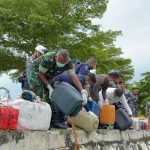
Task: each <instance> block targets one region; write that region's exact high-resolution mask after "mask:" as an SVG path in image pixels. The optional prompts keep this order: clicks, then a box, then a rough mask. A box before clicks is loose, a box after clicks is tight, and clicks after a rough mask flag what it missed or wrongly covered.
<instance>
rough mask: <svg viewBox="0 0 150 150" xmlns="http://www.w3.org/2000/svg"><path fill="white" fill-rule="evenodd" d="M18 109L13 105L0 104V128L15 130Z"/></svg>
mask: <svg viewBox="0 0 150 150" xmlns="http://www.w3.org/2000/svg"><path fill="white" fill-rule="evenodd" d="M18 115H19V110H18V109H16V108H13V107H8V106H0V130H15V129H16V128H17V123H18Z"/></svg>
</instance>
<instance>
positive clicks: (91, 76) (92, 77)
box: [88, 73, 96, 83]
mask: <svg viewBox="0 0 150 150" xmlns="http://www.w3.org/2000/svg"><path fill="white" fill-rule="evenodd" d="M88 78H89V79H90V80H91V81H92V82H94V83H96V76H95V74H94V73H89V74H88Z"/></svg>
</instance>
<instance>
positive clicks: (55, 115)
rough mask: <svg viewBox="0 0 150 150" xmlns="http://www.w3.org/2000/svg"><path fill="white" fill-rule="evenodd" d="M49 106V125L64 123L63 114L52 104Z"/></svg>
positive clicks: (64, 117)
mask: <svg viewBox="0 0 150 150" xmlns="http://www.w3.org/2000/svg"><path fill="white" fill-rule="evenodd" d="M50 106H51V109H52V119H51V124H55V123H62V122H65V121H66V116H65V114H64V113H63V112H62V111H61V110H60V109H59V108H58V107H57V106H56V105H55V104H54V103H52V102H50Z"/></svg>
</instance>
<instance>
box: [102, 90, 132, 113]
mask: <svg viewBox="0 0 150 150" xmlns="http://www.w3.org/2000/svg"><path fill="white" fill-rule="evenodd" d="M99 96H100V101H99V105H100V107H101V106H102V105H103V104H104V103H106V104H114V103H117V102H119V101H120V102H121V103H122V104H123V106H124V108H125V109H126V110H127V112H128V114H129V115H130V116H132V111H131V108H130V107H129V105H128V103H127V100H126V98H125V96H124V94H123V90H121V89H120V88H107V90H106V99H105V100H104V99H103V96H102V92H101V91H100V92H99Z"/></svg>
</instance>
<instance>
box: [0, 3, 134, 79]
mask: <svg viewBox="0 0 150 150" xmlns="http://www.w3.org/2000/svg"><path fill="white" fill-rule="evenodd" d="M107 3H108V1H107V0H20V1H18V0H1V1H0V22H1V24H0V45H1V46H2V47H5V48H7V47H9V48H10V47H14V48H15V50H16V51H17V52H18V53H20V52H21V53H22V52H24V53H27V54H30V53H31V52H32V51H33V50H34V47H35V46H36V45H37V44H43V45H44V46H46V47H47V48H48V49H55V48H56V47H62V48H66V49H68V50H69V52H70V55H71V58H73V57H77V58H79V59H80V60H81V61H85V60H86V59H87V58H89V57H90V56H92V55H95V56H96V57H97V58H98V65H97V73H108V72H109V71H110V70H119V71H121V72H122V73H123V74H125V75H126V76H125V79H131V78H132V75H133V72H134V70H133V67H132V66H131V60H130V59H123V58H122V57H121V54H122V50H121V49H120V48H116V46H115V45H114V41H115V40H116V38H117V36H119V35H121V32H120V31H111V30H108V31H105V32H104V31H102V30H101V26H100V24H99V25H94V24H92V19H95V18H99V19H101V18H102V16H103V14H104V12H105V11H106V8H107ZM18 58H19V57H18ZM0 69H1V68H0ZM6 70H7V69H6Z"/></svg>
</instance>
